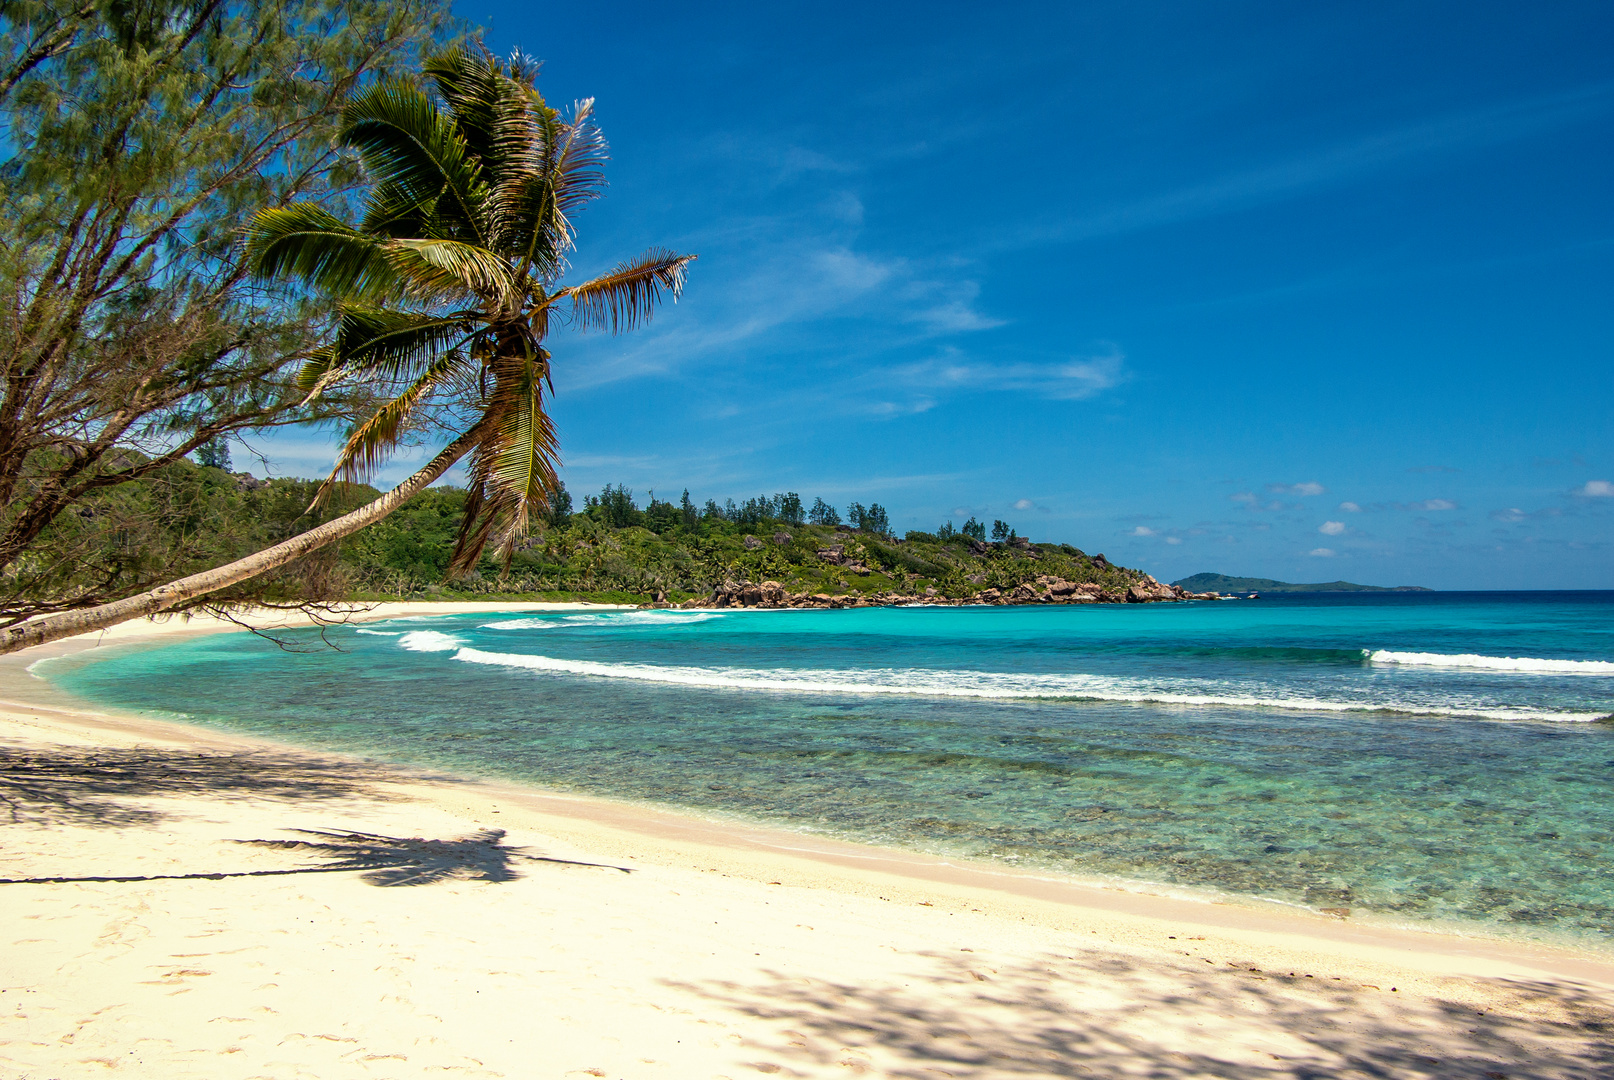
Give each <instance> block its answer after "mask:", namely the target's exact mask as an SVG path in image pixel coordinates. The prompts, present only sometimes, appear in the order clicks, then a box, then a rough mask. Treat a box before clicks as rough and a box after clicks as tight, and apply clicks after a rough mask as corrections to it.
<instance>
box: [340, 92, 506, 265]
mask: <svg viewBox="0 0 1614 1080" xmlns="http://www.w3.org/2000/svg"><path fill="white" fill-rule="evenodd" d="M342 120H343V129H342V141H343V142H344V143H346V144H347V145H348V146H351V147H353V148H354V149H356V150H357V151H358V152H359V156H360V157H361V158H362V159H363V161H364V165H365V168H366V169H368V170H369V172H370V173H371V175H372V176H374V177H375V178H376V179H377V181H379V182H380V183H381V184H382V185H386V186H388V187H389V188H390V190H392V191H393V192H394V193H395V197H396V198H398V199H399V200H401V201H404V202H412V203H413V204H415V205H420V206H425V205H427V204H428V203H429V204H431V205H432V208H433V218H434V219H435V221H436V222H437V223H438V224H439V226H440V227H442V228H444V229H445V230H446V232H447V233H448V234H450V235H455V236H457V237H458V238H459V239H462V240H470V241H475V242H478V243H485V242H486V240H487V237H486V236H485V235H483V231H482V229H483V218H484V216H485V212H486V207H485V205H484V204H485V202H486V200H487V195H488V188H487V184H486V182H485V181H484V180H483V178H482V175H481V166H480V164H479V163H478V160H477V158H476V157H475V155H473V154H472V153H471V152H470V149H469V147H467V146H466V143H465V140H464V138H463V137H461V135H460V133H459V131H458V130H457V128H456V126H455V124H454V123H453V121H452V119H451V118H450V117H448V116H445V115H444V114H443V112H442V111H441V110H439V109H438V108H437V106H436V104H435V103H434V102H433V101H432V99H431V98H430V97H428V96H427V95H426V94H425V92H424V91H422V90H421V89H420V88H419V87H418V86H416V85H414V84H413V83H409V82H404V81H401V80H388V81H385V82H380V83H377V84H376V85H374V86H372V87H370V88H369V89H367V90H364V91H363V92H361V93H360V94H359V95H358V96H356V97H355V98H354V99H353V101H352V102H351V103H350V104H349V105H348V107H347V108H346V109H345V110H344V111H343V114H342Z"/></svg>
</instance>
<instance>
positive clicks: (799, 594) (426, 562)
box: [0, 461, 1177, 606]
mask: <svg viewBox="0 0 1614 1080" xmlns="http://www.w3.org/2000/svg"><path fill="white" fill-rule="evenodd" d="M317 487H318V484H317V483H316V482H314V481H310V480H293V479H279V480H269V481H263V480H257V479H254V478H252V477H250V476H247V475H246V474H244V473H230V472H228V471H226V470H225V469H221V468H215V467H211V466H203V465H197V464H195V463H193V462H190V461H180V462H176V463H174V464H173V465H171V466H168V467H167V468H165V469H163V470H162V471H161V472H160V473H158V474H155V475H154V476H153V477H152V478H151V479H150V480H149V481H145V482H142V483H137V484H129V485H124V486H123V487H121V488H119V489H116V490H115V491H114V492H110V493H107V494H105V495H102V496H99V497H92V498H91V499H90V500H88V501H87V502H86V506H85V510H84V512H83V513H81V514H78V515H70V516H65V517H64V518H63V519H62V521H61V522H59V523H58V524H57V525H56V526H55V527H54V529H53V531H52V532H51V533H50V534H49V536H48V537H47V542H46V544H45V546H44V550H45V551H47V552H48V553H49V554H50V555H51V556H52V557H51V558H49V559H41V560H40V562H39V564H38V569H37V572H35V573H33V574H32V575H29V576H24V575H12V576H11V577H10V578H8V579H7V580H5V581H4V582H0V602H4V601H6V600H7V599H11V600H16V599H19V598H21V597H24V596H28V597H36V598H37V597H46V598H51V599H55V598H65V597H71V596H72V595H73V594H74V593H75V592H77V591H78V590H80V589H82V588H84V587H85V586H86V584H87V583H88V584H93V583H95V582H104V581H113V582H116V583H117V584H118V588H119V589H120V590H121V591H124V592H129V591H133V590H135V589H138V588H149V587H150V586H151V585H153V584H156V583H158V582H161V581H167V580H172V579H173V578H175V577H179V576H182V575H184V574H187V573H194V572H196V571H199V570H203V569H206V568H208V567H211V566H217V565H220V564H222V563H225V562H228V561H230V560H231V559H235V558H239V557H241V556H243V555H245V554H248V553H250V552H252V551H256V550H259V549H261V548H263V547H266V546H268V545H270V544H272V543H275V542H278V541H280V540H284V539H286V538H287V537H290V536H293V535H295V534H297V533H300V532H303V531H305V530H307V529H308V528H310V527H312V526H313V525H316V524H318V523H319V522H320V521H322V520H326V519H328V518H330V517H332V516H334V515H336V514H339V513H342V512H344V511H346V510H349V509H352V508H353V507H355V506H358V505H361V504H363V503H366V502H368V501H370V500H371V499H373V498H375V497H376V496H377V495H378V494H379V492H378V491H376V489H374V488H372V487H369V486H367V485H362V484H347V485H342V486H341V487H340V489H339V490H338V492H337V493H336V497H335V498H334V499H333V500H332V502H331V503H330V505H328V506H326V507H323V508H322V509H321V510H320V511H319V512H318V513H317V514H316V515H313V516H308V515H306V514H305V508H306V507H307V506H308V505H309V501H310V499H311V498H312V497H313V494H314V492H315V490H316V489H317ZM465 498H466V495H465V492H464V491H463V490H461V489H458V488H452V487H436V488H430V489H428V490H426V491H424V492H422V493H421V494H419V495H417V496H416V497H415V498H414V499H412V500H410V501H409V502H408V503H406V504H405V505H404V506H403V507H401V508H400V509H398V510H397V511H396V512H394V513H393V514H392V515H391V516H389V517H387V518H385V519H383V520H381V521H379V522H377V523H375V524H373V525H371V526H369V527H368V528H366V529H364V530H362V531H360V532H358V533H356V534H354V535H353V536H351V537H349V538H348V539H347V540H345V541H343V542H342V543H341V544H340V545H338V546H335V547H332V548H327V549H324V550H322V551H320V552H316V553H315V554H314V555H312V556H310V557H308V558H307V559H304V560H302V561H300V562H297V563H293V564H291V565H290V566H288V567H286V568H284V569H282V570H280V571H277V572H275V573H274V574H273V575H270V576H268V577H266V578H263V579H259V580H257V581H254V582H251V583H248V584H247V585H245V586H242V587H239V588H237V589H234V590H231V591H229V592H227V593H225V594H221V595H220V596H219V597H218V599H222V600H226V601H231V600H233V601H238V602H282V603H297V602H301V601H309V600H341V599H370V600H383V599H444V600H448V599H461V600H468V599H549V600H563V599H564V600H570V599H585V600H593V601H599V602H611V603H663V604H677V603H680V602H685V603H696V602H706V601H709V600H711V599H713V597H714V593H716V594H717V597H716V599H717V601H718V602H719V603H735V604H756V603H762V604H786V603H788V604H804V603H810V604H816V605H818V606H842V605H843V604H856V603H903V602H911V601H914V600H934V601H946V600H953V601H970V602H980V603H1035V602H1048V603H1093V602H1120V601H1125V600H1129V599H1130V600H1133V601H1138V600H1166V599H1176V598H1177V594H1176V591H1175V590H1172V589H1171V588H1170V587H1169V586H1165V585H1161V584H1159V583H1158V582H1156V581H1154V579H1152V578H1150V577H1148V575H1146V574H1144V573H1142V572H1141V571H1137V570H1130V569H1127V568H1125V567H1119V566H1114V565H1112V564H1111V563H1110V562H1109V561H1108V560H1107V559H1106V558H1105V557H1104V556H1103V555H1091V556H1089V555H1088V554H1086V553H1085V552H1083V551H1081V550H1080V549H1078V548H1075V547H1071V546H1070V545H1068V544H1033V543H1031V542H1030V541H1028V540H1026V539H1025V538H1024V537H1018V536H1013V535H1012V534H1011V533H1010V532H1009V530H1008V528H1007V526H1002V528H1001V535H1002V539H1000V540H998V541H995V542H989V541H987V540H986V539H985V538H984V537H985V529H984V528H983V527H982V526H981V525H979V524H978V523H976V522H974V521H973V519H972V520H971V521H970V522H969V523H967V525H966V527H965V529H963V530H954V529H953V528H952V527H951V525H950V524H949V525H945V526H943V527H942V528H941V529H939V530H938V531H937V532H935V533H927V532H909V533H907V534H906V535H905V536H903V537H900V538H899V537H896V536H894V535H892V534H891V532H890V528H889V524H888V518H887V515H886V512H885V511H884V510H883V509H881V508H880V507H878V506H870V507H867V508H865V507H862V506H859V505H857V504H853V506H852V507H851V508H849V510H848V514H849V516H852V517H854V518H855V519H856V520H857V521H858V522H859V523H860V524H861V525H862V526H863V527H861V528H854V527H853V526H851V525H845V524H834V523H833V522H835V521H836V519H837V517H838V514H837V512H836V511H835V510H833V509H831V508H829V507H827V506H824V505H823V504H822V503H820V504H818V505H816V506H814V507H813V509H812V510H811V511H808V510H806V509H805V508H804V507H803V506H802V503H801V500H800V499H799V498H797V497H796V496H794V495H783V496H774V497H772V498H768V497H761V498H755V499H749V500H746V501H745V502H744V503H742V504H739V505H736V504H735V503H734V502H732V501H730V502H727V503H725V504H724V505H721V506H720V505H718V504H717V503H715V502H708V503H706V504H705V506H704V508H697V507H696V506H695V504H694V503H693V502H692V501H690V500H689V498H688V496H687V495H686V496H685V498H684V499H683V500H682V501H681V502H680V503H678V504H673V503H669V502H663V501H659V500H655V499H652V500H651V501H650V504H649V505H648V506H644V507H641V506H639V505H638V502H637V501H636V500H635V499H634V497H633V493H632V492H630V491H627V490H626V489H624V488H621V487H615V486H610V487H607V488H606V489H605V490H604V491H602V492H601V493H600V494H599V495H598V496H589V497H587V498H586V499H584V500H583V503H584V505H583V506H582V507H579V508H577V509H576V511H575V512H574V511H573V509H572V503H571V497H570V495H568V494H566V493H565V492H564V491H562V492H561V493H560V495H559V497H558V498H557V500H556V510H555V511H554V512H553V513H551V514H550V516H549V517H548V518H547V519H546V520H543V521H541V522H535V523H534V526H533V528H532V530H531V534H530V535H529V536H528V537H527V538H526V539H525V540H523V541H522V542H521V543H520V545H519V547H518V548H517V550H516V551H515V552H514V554H513V556H512V558H511V560H510V565H509V567H508V570H506V569H505V568H504V567H503V566H502V565H501V564H500V563H499V562H497V561H495V560H494V559H493V558H491V557H487V558H484V559H483V560H482V562H481V564H480V565H479V566H478V567H477V569H476V571H475V572H474V573H472V574H470V575H469V576H467V577H465V578H462V579H460V580H457V581H452V582H451V581H448V580H446V573H447V570H448V564H449V556H450V553H451V551H452V549H453V546H454V540H455V536H456V534H457V532H458V529H459V523H460V515H461V511H462V509H463V507H464V505H465ZM812 516H816V517H818V518H819V519H821V520H828V521H829V522H831V524H811V523H808V522H807V521H805V520H804V519H806V518H808V517H812ZM966 530H967V531H966ZM765 582H766V583H777V587H776V588H770V589H769V590H768V595H767V596H766V597H758V596H756V595H753V594H754V593H755V591H756V589H757V588H760V587H761V586H762V585H763V583H765ZM747 587H749V588H747ZM8 594H9V596H8ZM782 594H790V595H788V596H786V595H782Z"/></svg>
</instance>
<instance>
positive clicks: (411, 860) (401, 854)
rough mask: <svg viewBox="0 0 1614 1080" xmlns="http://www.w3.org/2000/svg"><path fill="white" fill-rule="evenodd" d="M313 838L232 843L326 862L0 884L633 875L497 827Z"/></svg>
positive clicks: (413, 881)
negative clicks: (590, 871) (437, 836)
mask: <svg viewBox="0 0 1614 1080" xmlns="http://www.w3.org/2000/svg"><path fill="white" fill-rule="evenodd" d="M292 831H294V832H299V833H302V834H303V835H304V836H312V837H318V838H319V839H317V840H237V841H235V843H237V844H251V845H254V846H256V847H267V848H276V849H279V850H281V851H298V852H305V853H307V854H310V855H313V856H315V857H317V858H321V859H325V860H327V861H326V862H323V863H320V864H318V865H315V866H299V867H293V868H290V869H285V870H236V871H227V872H216V873H209V872H197V873H190V874H129V875H126V876H111V875H100V876H94V877H89V876H78V877H37V878H0V885H65V884H76V883H83V882H104V881H105V882H118V881H222V880H224V879H225V878H243V877H285V876H288V875H292V874H338V873H351V872H354V871H358V872H359V873H360V874H361V880H363V881H366V882H368V883H369V884H371V885H379V886H383V887H389V886H396V885H431V884H434V883H436V882H439V881H450V880H460V881H486V882H495V883H497V882H506V881H514V880H515V879H516V878H519V877H520V876H521V874H520V872H519V871H518V870H517V869H516V866H515V864H516V863H518V862H540V863H555V864H557V865H561V866H588V867H595V868H598V869H602V870H616V871H619V872H621V873H624V874H631V873H633V871H632V870H631V869H630V868H628V867H626V866H612V865H610V864H608V863H591V862H580V861H577V860H575V859H556V858H553V857H551V856H548V855H533V854H530V853H528V852H527V851H525V850H523V849H522V848H514V847H507V846H505V844H504V830H503V829H482V830H479V831H477V832H474V833H472V834H471V835H469V836H462V837H460V838H459V839H458V840H427V839H424V838H422V837H419V836H411V837H402V836H382V835H381V834H379V833H353V832H322V831H319V830H315V829H295V830H292Z"/></svg>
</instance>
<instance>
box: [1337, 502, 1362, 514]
mask: <svg viewBox="0 0 1614 1080" xmlns="http://www.w3.org/2000/svg"><path fill="white" fill-rule="evenodd" d="M1339 508H1340V509H1341V510H1343V511H1345V512H1346V513H1347V514H1360V513H1361V512H1362V508H1361V507H1360V506H1357V505H1356V504H1355V503H1353V502H1342V503H1340V504H1339Z"/></svg>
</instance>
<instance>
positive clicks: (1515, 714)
mask: <svg viewBox="0 0 1614 1080" xmlns="http://www.w3.org/2000/svg"><path fill="white" fill-rule="evenodd" d="M454 659H455V660H459V661H463V662H465V663H469V664H489V665H493V666H496V667H509V668H524V669H527V670H530V671H546V672H554V673H556V674H570V675H589V676H595V677H598V678H606V679H634V680H637V681H640V682H655V683H672V684H676V685H679V686H705V687H715V688H724V689H735V690H768V691H783V692H787V693H809V694H892V695H907V696H914V697H954V698H994V699H1021V700H1025V699H1038V698H1041V699H1066V700H1086V701H1113V702H1121V703H1135V704H1160V705H1213V706H1215V705H1219V706H1232V707H1237V708H1276V709H1292V710H1299V711H1305V712H1330V713H1346V712H1398V713H1408V714H1413V715H1423V716H1449V717H1461V718H1470V719H1486V720H1556V721H1566V720H1567V721H1590V720H1597V719H1600V718H1601V714H1598V713H1569V712H1551V711H1544V710H1534V709H1508V708H1492V707H1488V706H1483V705H1477V704H1476V705H1473V706H1469V705H1432V704H1423V703H1416V702H1386V701H1368V700H1362V701H1328V700H1319V699H1312V698H1293V697H1276V696H1274V697H1266V696H1258V695H1254V694H1250V693H1239V692H1237V691H1230V692H1213V693H1185V692H1180V691H1178V690H1175V689H1170V688H1163V687H1158V686H1148V685H1144V684H1142V683H1140V682H1137V681H1135V680H1128V679H1117V678H1110V677H1106V676H1101V675H1052V674H1040V675H1023V674H1011V673H1007V672H992V671H936V670H932V669H928V668H881V669H874V670H866V671H856V670H813V669H793V668H773V669H762V668H700V667H671V666H659V665H653V664H628V663H599V662H597V661H592V660H562V659H556V658H554V657H549V656H537V655H533V654H530V653H502V652H487V651H484V650H482V649H472V648H462V649H460V650H459V651H458V652H457V653H455V654H454Z"/></svg>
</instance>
